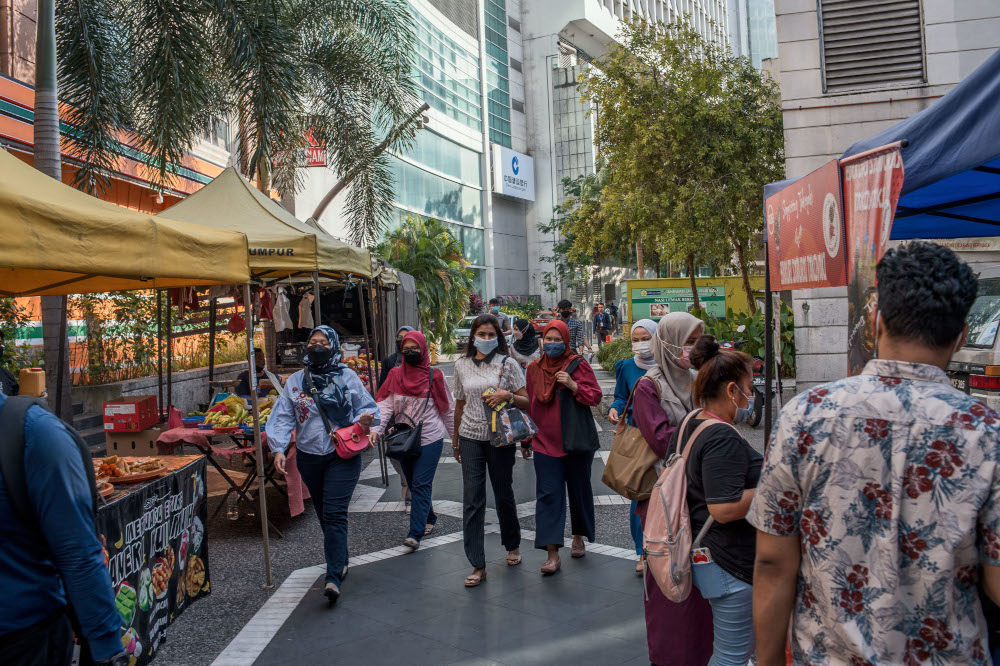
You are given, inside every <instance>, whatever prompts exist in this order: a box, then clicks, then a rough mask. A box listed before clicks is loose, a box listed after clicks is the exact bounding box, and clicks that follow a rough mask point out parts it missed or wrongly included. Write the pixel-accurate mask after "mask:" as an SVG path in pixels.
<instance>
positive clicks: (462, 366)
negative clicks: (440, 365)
mask: <svg viewBox="0 0 1000 666" xmlns="http://www.w3.org/2000/svg"><path fill="white" fill-rule="evenodd" d="M489 389H493V390H494V391H495V392H494V393H492V394H491V395H489V396H487V397H485V398H484V397H483V393H485V392H486V391H487V390H489ZM503 402H508V403H513V404H514V405H515V406H517V407H518V408H520V409H526V408H527V407H528V394H527V392H526V391H525V389H524V372H522V370H521V366H520V365H519V364H518V362H517V361H515V360H514V359H513V358H511V357H510V356H508V349H507V341H506V340H505V339H504V336H503V332H502V331H501V329H500V323H499V322H498V321H497V318H496V317H494V316H493V315H489V314H486V315H482V316H480V317H478V318H476V320H475V321H474V322H472V328H471V331H470V334H469V343H468V345H467V346H466V349H465V356H464V357H462V358H460V359H459V360H458V361H457V362H456V363H455V431H456V432H457V434H458V440H457V441H456V442H454V443H453V444H452V451H453V453H454V454H455V459H456V460H458V461H459V462H460V463H461V464H462V481H463V487H462V501H463V504H464V507H463V511H462V532H463V534H464V538H465V554H466V556H467V557H468V558H469V562H470V563H471V564H472V567H473V570H472V573H471V574H470V575H468V576H466V578H465V586H466V587H475V586H477V585H479V584H480V583H482V582H483V581H484V580H486V550H485V544H484V541H485V528H486V474H487V472H489V477H490V483H491V484H492V486H493V496H494V497H495V498H496V503H497V516H498V518H499V520H500V541H501V543H503V545H504V548H506V549H507V564H508V565H510V566H514V565H517V564H520V563H521V550H520V548H521V525H520V523H519V522H518V520H517V504H516V502H515V500H514V487H513V470H514V456H515V453H516V451H515V448H516V447H514V446H500V447H497V446H493V445H492V444H490V442H489V439H490V420H489V415H490V412H489V411H488V410H490V409H492V408H493V407H496V406H497V405H499V404H500V403H503ZM522 455H523V450H522ZM525 457H527V456H525Z"/></svg>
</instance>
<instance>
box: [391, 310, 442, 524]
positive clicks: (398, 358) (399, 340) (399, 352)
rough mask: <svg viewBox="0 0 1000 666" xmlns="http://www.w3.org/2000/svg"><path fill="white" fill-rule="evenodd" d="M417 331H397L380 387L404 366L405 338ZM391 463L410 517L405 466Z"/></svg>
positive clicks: (406, 329) (405, 329)
mask: <svg viewBox="0 0 1000 666" xmlns="http://www.w3.org/2000/svg"><path fill="white" fill-rule="evenodd" d="M415 330H416V329H415V328H413V327H412V326H400V327H399V330H398V331H396V351H394V352H393V353H391V354H389V355H388V356H386V357H385V358H384V359H382V364H381V365H382V369H381V370H380V371H379V375H378V385H379V386H382V384H385V380H386V379H388V378H389V371H390V370H392V369H393V368H398V367H399V366H400V365H402V364H403V349H402V347H403V336H404V335H406V334H407V333H409V332H410V331H415ZM389 462H390V463H392V468H393V469H394V470H396V475H397V476H398V477H399V486H400V491H401V492H402V496H403V505H404V506H405V507H406V515H410V506H411V502H412V501H413V495H412V493H411V492H410V486H408V485H407V484H406V475H405V474H403V465H402V463H400V462H399V461H398V460H396V459H395V458H389ZM432 509H433V507H432Z"/></svg>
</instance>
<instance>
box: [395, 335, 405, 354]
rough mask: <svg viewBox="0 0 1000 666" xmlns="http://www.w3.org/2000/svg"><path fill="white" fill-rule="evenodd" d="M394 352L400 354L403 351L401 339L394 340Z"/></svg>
mask: <svg viewBox="0 0 1000 666" xmlns="http://www.w3.org/2000/svg"><path fill="white" fill-rule="evenodd" d="M396 351H397V352H400V353H401V352H402V351H403V338H400V339H398V340H396Z"/></svg>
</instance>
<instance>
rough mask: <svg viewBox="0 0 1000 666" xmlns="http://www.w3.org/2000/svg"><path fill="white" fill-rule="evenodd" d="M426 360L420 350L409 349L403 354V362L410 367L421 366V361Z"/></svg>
mask: <svg viewBox="0 0 1000 666" xmlns="http://www.w3.org/2000/svg"><path fill="white" fill-rule="evenodd" d="M423 358H424V355H423V354H422V353H421V352H420V351H418V350H412V351H411V350H409V349H407V350H406V351H405V352H403V360H404V361H406V362H407V363H409V364H410V365H420V361H421V360H422V359H423Z"/></svg>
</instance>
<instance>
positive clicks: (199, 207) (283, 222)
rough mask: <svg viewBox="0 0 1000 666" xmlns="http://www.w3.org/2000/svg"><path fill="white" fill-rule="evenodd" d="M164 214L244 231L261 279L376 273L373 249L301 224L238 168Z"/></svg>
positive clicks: (222, 175)
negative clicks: (335, 273) (297, 274)
mask: <svg viewBox="0 0 1000 666" xmlns="http://www.w3.org/2000/svg"><path fill="white" fill-rule="evenodd" d="M159 216H160V217H165V218H169V219H171V220H183V221H187V222H198V223H201V224H208V225H211V226H214V227H217V228H220V229H231V230H234V231H241V232H243V233H244V234H246V236H247V238H248V240H249V243H250V268H251V270H252V271H253V272H254V274H255V275H257V276H259V277H263V278H276V277H283V276H286V275H294V274H296V273H303V272H308V273H312V272H316V271H319V272H321V273H322V272H339V273H344V274H354V275H358V276H363V277H371V275H372V268H371V258H370V255H369V253H368V250H365V249H363V248H360V247H355V246H353V245H348V244H347V243H343V242H341V241H338V240H337V239H335V238H333V237H332V236H330V235H329V234H327V233H325V232H323V231H320V230H318V229H314V228H312V227H310V226H308V225H307V224H306V223H304V222H301V221H300V220H298V219H297V218H296V217H295V216H294V215H292V214H291V213H289V212H288V211H287V210H285V209H284V208H282V207H281V206H280V205H279V204H278V203H277V202H275V201H273V200H272V199H271V198H270V197H268V196H266V195H265V194H264V193H262V192H260V191H259V190H258V189H257V188H255V187H254V186H253V185H251V184H250V183H249V182H248V181H247V180H246V179H245V178H243V176H241V175H240V174H239V173H238V172H237V171H236V169H234V168H232V167H230V168H228V169H226V170H225V171H223V172H222V173H221V174H219V175H218V176H216V178H215V180H213V181H212V182H211V183H209V184H208V185H206V186H205V187H203V188H201V189H200V190H198V191H197V192H195V193H194V194H192V195H191V196H189V197H188V198H186V199H184V200H183V201H180V202H178V203H176V204H174V205H173V206H171V207H170V208H168V209H166V210H165V211H163V212H162V213H160V214H159Z"/></svg>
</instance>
